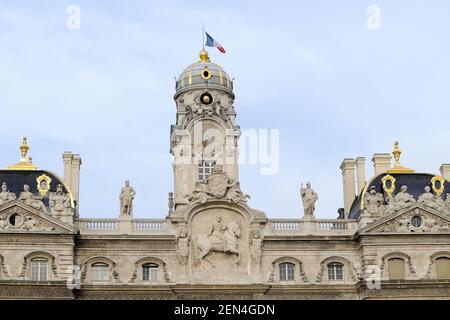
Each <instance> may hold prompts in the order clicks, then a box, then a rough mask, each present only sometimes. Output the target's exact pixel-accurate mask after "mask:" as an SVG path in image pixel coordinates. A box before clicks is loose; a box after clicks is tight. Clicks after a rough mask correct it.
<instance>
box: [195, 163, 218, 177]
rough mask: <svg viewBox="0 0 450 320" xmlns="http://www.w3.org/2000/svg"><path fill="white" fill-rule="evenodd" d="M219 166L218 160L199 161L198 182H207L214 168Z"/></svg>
mask: <svg viewBox="0 0 450 320" xmlns="http://www.w3.org/2000/svg"><path fill="white" fill-rule="evenodd" d="M216 164H217V161H216V160H211V159H210V160H206V159H203V160H198V162H197V181H205V180H206V179H208V177H209V176H210V175H211V173H212V171H213V168H214V166H215V165H216Z"/></svg>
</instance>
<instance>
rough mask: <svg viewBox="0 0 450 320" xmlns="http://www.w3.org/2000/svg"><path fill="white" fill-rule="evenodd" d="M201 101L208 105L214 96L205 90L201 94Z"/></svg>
mask: <svg viewBox="0 0 450 320" xmlns="http://www.w3.org/2000/svg"><path fill="white" fill-rule="evenodd" d="M200 101H201V103H203V104H205V105H208V104H211V103H212V102H213V98H212V96H211V95H210V94H209V93H208V92H205V93H203V94H202V95H201V96H200Z"/></svg>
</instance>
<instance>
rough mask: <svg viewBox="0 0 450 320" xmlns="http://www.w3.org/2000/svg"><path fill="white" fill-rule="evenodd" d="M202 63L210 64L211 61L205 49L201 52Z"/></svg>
mask: <svg viewBox="0 0 450 320" xmlns="http://www.w3.org/2000/svg"><path fill="white" fill-rule="evenodd" d="M200 61H201V62H209V61H210V60H209V55H208V51H206V50H205V49H203V50H202V51H200Z"/></svg>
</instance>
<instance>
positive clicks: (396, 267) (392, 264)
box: [388, 258, 405, 280]
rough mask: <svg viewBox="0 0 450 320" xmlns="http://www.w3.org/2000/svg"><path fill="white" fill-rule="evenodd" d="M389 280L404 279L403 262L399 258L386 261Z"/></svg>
mask: <svg viewBox="0 0 450 320" xmlns="http://www.w3.org/2000/svg"><path fill="white" fill-rule="evenodd" d="M388 273H389V279H391V280H400V279H405V260H403V259H401V258H392V259H389V260H388Z"/></svg>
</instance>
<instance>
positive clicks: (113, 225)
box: [78, 219, 118, 232]
mask: <svg viewBox="0 0 450 320" xmlns="http://www.w3.org/2000/svg"><path fill="white" fill-rule="evenodd" d="M117 221H118V220H117V219H80V220H78V227H79V228H80V230H86V231H100V232H102V231H114V230H117Z"/></svg>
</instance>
